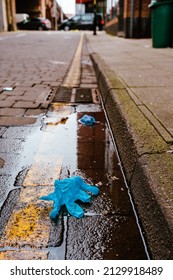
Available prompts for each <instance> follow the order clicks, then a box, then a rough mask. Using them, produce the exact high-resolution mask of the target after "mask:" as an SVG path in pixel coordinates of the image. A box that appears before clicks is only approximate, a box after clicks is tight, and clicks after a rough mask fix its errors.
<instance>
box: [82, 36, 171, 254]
mask: <svg viewBox="0 0 173 280" xmlns="http://www.w3.org/2000/svg"><path fill="white" fill-rule="evenodd" d="M87 40H88V46H89V50H90V53H91V56H92V60H93V62H94V65H95V70H96V73H97V79H98V84H99V88H100V91H101V94H102V99H103V104H104V106H105V109H106V112H107V116H108V118H109V121H110V125H111V127H112V132H113V135H114V137H115V139H116V142H117V147H118V150H119V153H120V157H121V160H122V163H123V167H124V171H125V174H126V178H127V182H128V184H129V186H130V188H131V192H132V195H133V197H134V200H135V202H136V206H137V211H138V213H139V216H140V219H141V221H142V226H143V228H144V231H145V234H146V237H147V241H148V244H149V247H150V248H151V254H152V256H153V259H173V203H172V202H173V121H172V114H173V63H172V60H173V49H169V48H167V49H154V48H152V42H151V40H150V39H141V40H129V39H124V38H117V37H111V36H109V35H107V34H105V33H99V32H98V34H97V36H93V35H91V34H87Z"/></svg>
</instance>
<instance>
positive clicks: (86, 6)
mask: <svg viewBox="0 0 173 280" xmlns="http://www.w3.org/2000/svg"><path fill="white" fill-rule="evenodd" d="M80 5H81V6H83V8H81V9H80ZM94 5H96V12H97V13H102V14H103V16H104V15H105V14H106V6H107V0H76V12H77V13H78V12H79V11H81V12H82V13H93V11H94ZM77 7H79V8H77Z"/></svg>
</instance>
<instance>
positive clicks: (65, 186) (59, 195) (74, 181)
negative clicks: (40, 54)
mask: <svg viewBox="0 0 173 280" xmlns="http://www.w3.org/2000/svg"><path fill="white" fill-rule="evenodd" d="M54 186H55V190H54V192H53V193H50V194H49V195H48V196H42V197H40V199H43V200H53V201H54V205H53V210H52V211H51V213H50V218H51V219H55V218H56V216H57V215H58V213H59V210H60V208H61V206H62V205H66V207H67V210H68V212H69V213H70V214H71V215H72V216H75V217H76V218H81V217H82V216H83V215H84V211H83V209H82V208H81V207H80V206H79V205H78V204H76V203H75V201H76V200H81V201H82V202H90V201H91V196H90V195H89V194H87V193H86V192H85V191H89V192H90V193H92V194H94V195H98V193H99V189H98V188H97V187H95V186H91V185H88V184H86V183H85V182H84V181H83V179H82V178H81V177H79V176H76V177H71V178H66V179H63V180H55V183H54Z"/></svg>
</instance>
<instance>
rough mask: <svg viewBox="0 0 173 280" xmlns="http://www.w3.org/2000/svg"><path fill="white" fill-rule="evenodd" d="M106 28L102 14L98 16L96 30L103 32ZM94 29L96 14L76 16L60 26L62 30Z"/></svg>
mask: <svg viewBox="0 0 173 280" xmlns="http://www.w3.org/2000/svg"><path fill="white" fill-rule="evenodd" d="M103 26H104V20H103V16H102V14H96V28H97V30H102V29H103ZM93 28H94V13H86V14H79V15H75V16H74V17H72V18H70V19H68V20H65V21H63V22H62V23H61V24H60V27H59V29H60V30H65V31H68V30H72V29H79V30H93Z"/></svg>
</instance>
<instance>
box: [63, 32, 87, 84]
mask: <svg viewBox="0 0 173 280" xmlns="http://www.w3.org/2000/svg"><path fill="white" fill-rule="evenodd" d="M83 37H84V34H83V33H82V34H81V38H80V41H79V45H78V48H77V51H76V53H75V56H74V58H73V61H72V64H71V66H70V69H69V72H68V73H67V77H66V79H65V81H64V83H63V86H64V87H76V86H78V85H79V82H80V74H81V73H80V72H81V67H80V66H81V55H82V46H83Z"/></svg>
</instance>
